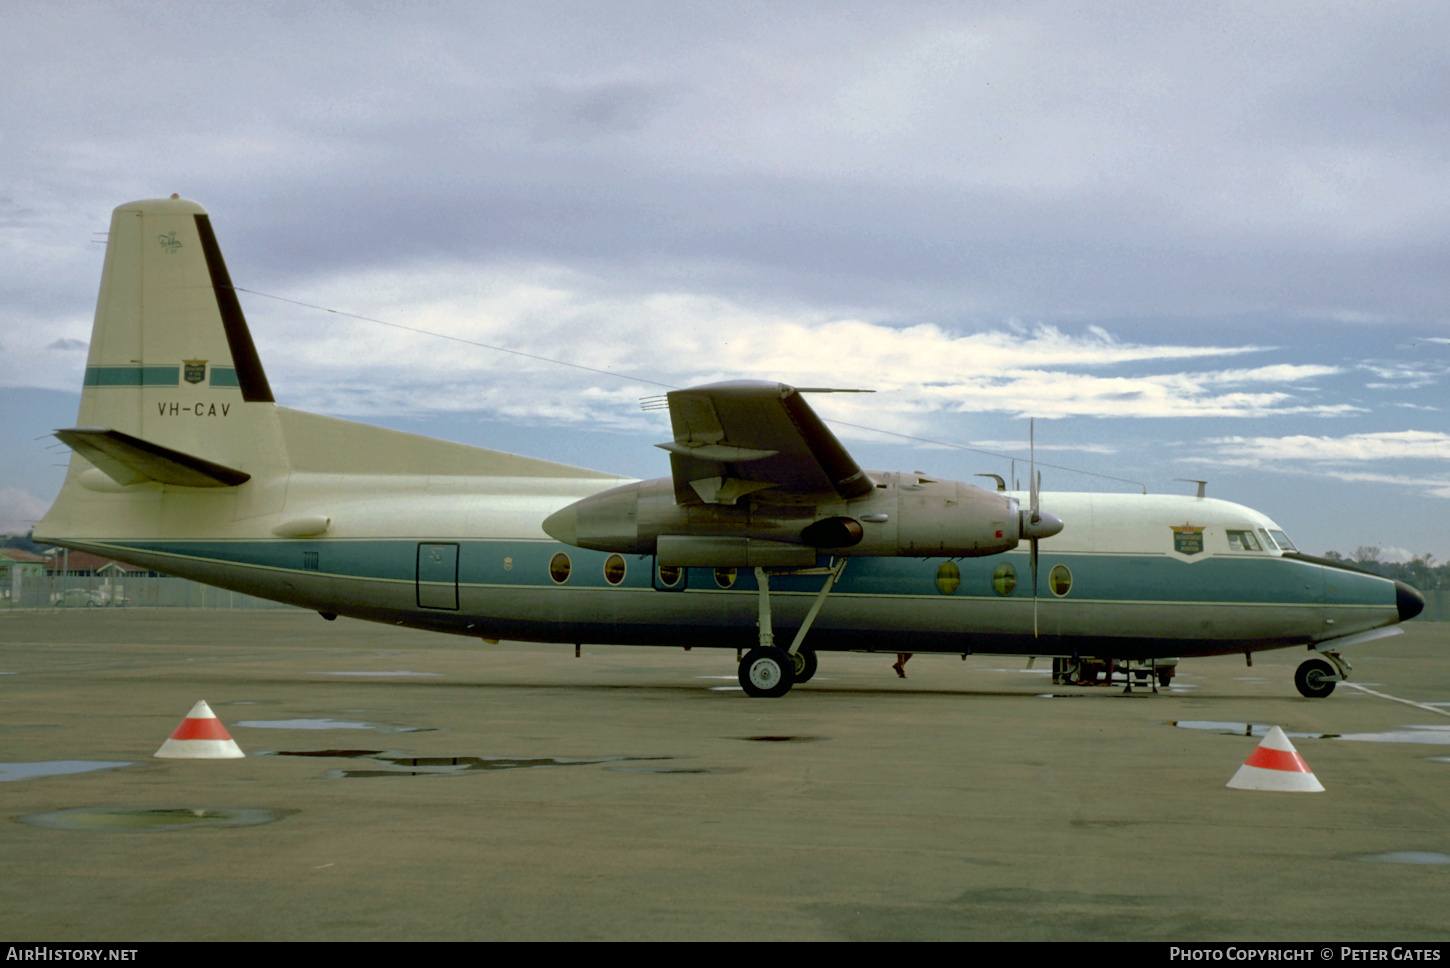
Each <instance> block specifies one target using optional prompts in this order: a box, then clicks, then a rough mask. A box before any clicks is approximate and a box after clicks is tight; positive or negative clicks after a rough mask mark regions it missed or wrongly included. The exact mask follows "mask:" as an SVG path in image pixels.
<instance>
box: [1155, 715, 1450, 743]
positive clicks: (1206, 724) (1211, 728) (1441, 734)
mask: <svg viewBox="0 0 1450 968" xmlns="http://www.w3.org/2000/svg"><path fill="white" fill-rule="evenodd" d="M1168 725H1169V726H1177V727H1178V728H1179V729H1202V730H1207V731H1208V732H1210V733H1223V734H1224V735H1227V736H1251V737H1255V738H1258V739H1262V738H1263V737H1265V736H1267V735H1269V730H1270V729H1272V728H1273V727H1272V726H1270V725H1268V724H1266V723H1220V722H1214V721H1212V720H1205V719H1197V720H1190V719H1180V720H1176V721H1174V722H1170V723H1168ZM1284 735H1285V736H1290V737H1293V738H1295V739H1338V740H1352V741H1355V742H1359V743H1420V744H1425V745H1430V746H1450V726H1439V725H1435V726H1405V727H1402V728H1400V729H1397V730H1386V731H1385V732H1381V733H1291V732H1289V731H1288V730H1285V731H1284Z"/></svg>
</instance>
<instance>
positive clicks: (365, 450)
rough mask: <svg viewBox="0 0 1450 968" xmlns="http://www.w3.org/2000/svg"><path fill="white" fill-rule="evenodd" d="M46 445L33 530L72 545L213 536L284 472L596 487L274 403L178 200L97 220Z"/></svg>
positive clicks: (266, 508) (206, 235) (205, 230)
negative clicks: (62, 401) (64, 389)
mask: <svg viewBox="0 0 1450 968" xmlns="http://www.w3.org/2000/svg"><path fill="white" fill-rule="evenodd" d="M56 436H57V437H59V438H60V439H61V440H62V441H64V442H65V443H66V444H68V445H69V446H70V447H71V449H72V451H73V452H74V453H73V454H72V457H71V464H70V470H69V472H68V474H67V476H66V483H65V486H64V488H63V489H62V491H61V495H60V497H59V498H58V499H57V501H56V503H55V505H54V506H53V507H52V508H51V510H50V512H49V513H48V514H47V515H46V516H45V518H44V519H43V520H42V521H41V522H40V524H39V525H38V526H37V528H36V532H35V533H36V536H37V537H39V538H42V539H44V540H50V541H53V542H54V543H57V544H70V545H72V546H77V547H79V546H80V539H83V538H85V537H87V536H89V537H96V536H101V535H113V536H121V535H129V536H133V537H139V536H143V535H152V536H155V535H159V534H163V533H170V534H190V535H195V536H201V535H204V534H211V535H217V534H221V533H224V532H227V531H228V529H229V528H231V527H232V525H230V524H228V522H238V521H240V520H242V519H252V520H256V519H257V518H259V517H265V516H268V515H275V514H279V513H281V511H282V510H283V506H284V504H285V503H286V494H287V493H288V489H289V485H288V480H289V477H293V476H295V475H296V474H298V473H303V474H308V473H311V474H318V473H321V474H333V475H337V474H342V475H348V474H363V475H386V474H410V475H444V476H453V477H456V476H475V477H509V476H522V477H537V478H570V477H577V478H597V477H602V476H605V475H600V474H598V473H597V472H594V471H588V470H584V469H582V468H573V467H568V466H566V465H561V464H553V463H550V462H548V461H537V460H533V459H530V458H526V457H519V456H515V455H512V454H504V453H501V452H498V451H492V450H485V449H483V448H479V447H470V446H467V445H464V444H456V443H449V442H446V441H436V440H429V439H427V438H423V437H417V436H415V435H412V434H404V433H399V432H397V431H392V430H385V429H382V428H378V427H369V426H367V425H364V424H358V423H352V422H350V421H345V420H337V419H334V418H328V417H320V416H315V415H312V414H307V413H303V412H300V411H295V410H288V409H285V408H281V407H278V406H276V405H275V403H274V402H273V399H272V389H271V386H270V385H269V384H268V382H267V375H266V373H265V372H264V371H263V369H262V363H261V360H260V359H259V358H258V355H257V350H256V347H255V346H254V345H253V343H252V336H251V333H250V331H249V330H248V328H247V322H246V319H245V317H244V316H243V315H242V308H241V304H240V302H239V301H238V299H237V295H236V292H235V290H233V288H232V284H231V278H230V276H229V275H228V273H227V268H226V264H225V262H224V261H223V260H222V254H221V249H220V247H219V246H218V245H217V241H216V236H215V235H214V234H213V233H212V228H211V222H210V220H209V218H208V216H207V213H206V210H205V209H203V208H202V207H201V206H200V205H198V204H197V203H196V202H192V201H188V200H187V199H183V198H178V197H172V198H162V199H149V200H146V201H139V202H130V203H127V204H125V205H122V206H120V207H119V208H117V209H116V210H115V212H114V213H113V214H112V216H111V232H110V237H109V239H108V241H107V245H106V259H105V267H104V269H103V270H102V274H101V291H100V296H99V298H98V300H97V304H96V318H95V324H94V326H93V328H92V330H91V344H90V355H89V357H88V359H87V360H86V373H85V383H84V386H83V389H82V391H81V405H80V414H79V417H78V419H77V425H76V426H75V427H71V428H67V429H63V430H58V431H56ZM423 479H424V478H418V480H423ZM294 483H295V482H294Z"/></svg>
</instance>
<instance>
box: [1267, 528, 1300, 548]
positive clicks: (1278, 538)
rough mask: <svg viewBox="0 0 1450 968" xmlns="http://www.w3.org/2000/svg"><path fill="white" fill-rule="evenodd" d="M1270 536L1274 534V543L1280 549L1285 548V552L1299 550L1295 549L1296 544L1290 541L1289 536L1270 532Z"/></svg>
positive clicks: (1280, 532)
mask: <svg viewBox="0 0 1450 968" xmlns="http://www.w3.org/2000/svg"><path fill="white" fill-rule="evenodd" d="M1269 534H1272V535H1273V536H1274V543H1275V544H1277V545H1278V546H1279V547H1280V548H1283V549H1284V550H1285V551H1298V550H1299V549H1298V548H1296V547H1294V542H1292V541H1290V540H1289V536H1288V535H1287V534H1285V533H1284V532H1282V531H1270V532H1269Z"/></svg>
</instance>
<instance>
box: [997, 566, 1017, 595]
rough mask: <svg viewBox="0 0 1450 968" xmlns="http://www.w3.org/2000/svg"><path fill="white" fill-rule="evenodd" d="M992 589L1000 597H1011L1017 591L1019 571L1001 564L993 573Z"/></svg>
mask: <svg viewBox="0 0 1450 968" xmlns="http://www.w3.org/2000/svg"><path fill="white" fill-rule="evenodd" d="M992 589H993V590H994V591H996V593H997V594H998V595H1010V594H1012V593H1013V592H1014V591H1016V590H1017V569H1016V568H1013V567H1012V566H1011V565H1009V564H1005V563H1004V564H1000V565H998V566H997V567H996V568H995V569H993V571H992Z"/></svg>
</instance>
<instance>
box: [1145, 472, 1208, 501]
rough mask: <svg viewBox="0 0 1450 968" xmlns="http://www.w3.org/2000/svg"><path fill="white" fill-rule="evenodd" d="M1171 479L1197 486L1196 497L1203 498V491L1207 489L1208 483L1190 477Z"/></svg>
mask: <svg viewBox="0 0 1450 968" xmlns="http://www.w3.org/2000/svg"><path fill="white" fill-rule="evenodd" d="M1173 479H1174V480H1175V481H1182V482H1183V483H1185V484H1197V485H1198V494H1197V496H1198V497H1203V494H1204V491H1205V490H1206V489H1207V488H1208V481H1197V480H1194V479H1193V478H1191V477H1175V478H1173ZM1144 493H1147V492H1146V491H1145V492H1144Z"/></svg>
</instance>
